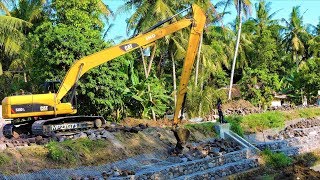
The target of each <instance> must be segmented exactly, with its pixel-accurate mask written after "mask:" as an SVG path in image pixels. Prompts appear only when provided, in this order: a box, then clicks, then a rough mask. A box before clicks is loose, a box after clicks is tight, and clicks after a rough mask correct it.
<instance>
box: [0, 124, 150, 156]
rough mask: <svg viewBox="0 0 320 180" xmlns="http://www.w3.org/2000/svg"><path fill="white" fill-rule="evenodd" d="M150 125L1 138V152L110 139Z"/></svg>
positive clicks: (111, 125)
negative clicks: (116, 134)
mask: <svg viewBox="0 0 320 180" xmlns="http://www.w3.org/2000/svg"><path fill="white" fill-rule="evenodd" d="M147 127H148V125H145V124H139V125H137V126H133V127H129V126H122V125H118V124H116V123H110V124H107V125H106V126H105V127H104V128H101V129H94V130H88V131H84V132H78V133H72V134H51V136H50V137H42V136H28V135H25V134H21V135H20V136H18V137H16V138H14V137H13V138H11V139H8V138H5V137H0V150H4V149H6V148H19V147H26V146H30V145H32V144H38V145H44V144H46V143H48V142H50V141H58V142H63V141H65V140H67V139H78V138H89V139H91V140H99V139H108V137H109V134H110V132H119V131H122V132H128V133H138V132H139V131H142V130H144V129H146V128H147Z"/></svg>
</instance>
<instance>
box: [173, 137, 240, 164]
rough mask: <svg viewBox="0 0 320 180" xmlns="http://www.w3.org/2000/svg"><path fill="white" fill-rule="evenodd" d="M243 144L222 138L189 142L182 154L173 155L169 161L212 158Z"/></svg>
mask: <svg viewBox="0 0 320 180" xmlns="http://www.w3.org/2000/svg"><path fill="white" fill-rule="evenodd" d="M240 149H241V146H239V145H238V144H236V143H235V142H232V141H226V140H224V139H221V138H217V139H213V140H211V141H209V142H205V143H200V144H187V145H186V148H185V149H184V151H183V152H182V153H181V154H178V155H176V156H171V157H169V158H168V161H175V162H179V161H180V162H186V161H193V160H196V159H201V158H212V157H216V156H221V155H223V154H226V153H230V152H234V151H238V150H240Z"/></svg>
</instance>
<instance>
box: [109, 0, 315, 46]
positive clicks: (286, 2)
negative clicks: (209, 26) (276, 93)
mask: <svg viewBox="0 0 320 180" xmlns="http://www.w3.org/2000/svg"><path fill="white" fill-rule="evenodd" d="M104 2H105V3H106V4H107V5H108V6H109V8H110V9H111V10H112V11H113V12H117V9H118V8H119V7H120V6H121V5H123V4H124V2H125V0H104ZM212 2H213V3H215V2H218V0H215V1H212ZM251 2H252V4H255V3H257V2H259V0H251ZM267 2H271V13H273V12H275V11H278V10H279V11H278V12H277V13H276V15H275V16H274V19H282V18H285V19H288V18H289V15H290V12H291V11H292V8H293V7H294V6H300V13H301V14H303V23H304V24H313V25H317V24H318V23H319V18H320V0H269V1H267ZM228 11H230V13H231V14H228V15H226V16H225V18H224V20H223V21H224V24H227V23H228V22H232V21H233V20H234V18H235V17H236V10H235V7H234V6H231V7H229V10H228ZM133 12H134V10H133V9H132V10H131V11H128V12H124V13H121V14H118V13H116V16H115V18H110V20H109V23H112V24H114V25H113V27H112V28H111V29H110V31H109V33H108V36H107V37H106V40H109V39H114V38H116V37H120V38H117V39H116V40H114V41H115V42H116V43H118V42H120V41H121V40H124V39H128V38H129V36H128V35H127V33H126V19H127V18H129V17H130V15H132V13H133ZM252 12H253V13H252V17H255V9H254V5H253V6H252Z"/></svg>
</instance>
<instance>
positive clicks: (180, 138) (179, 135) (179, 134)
mask: <svg viewBox="0 0 320 180" xmlns="http://www.w3.org/2000/svg"><path fill="white" fill-rule="evenodd" d="M173 134H174V137H175V138H176V140H177V144H176V147H175V149H174V153H175V154H180V153H181V152H182V150H183V148H184V146H185V145H186V142H187V140H188V139H189V136H190V131H189V130H188V129H186V128H180V127H176V128H175V129H174V130H173Z"/></svg>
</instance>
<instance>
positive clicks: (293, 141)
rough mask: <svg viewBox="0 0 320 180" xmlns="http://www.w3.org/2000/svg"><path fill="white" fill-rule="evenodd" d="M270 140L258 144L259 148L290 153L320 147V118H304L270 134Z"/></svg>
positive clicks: (298, 152) (303, 151) (295, 153)
mask: <svg viewBox="0 0 320 180" xmlns="http://www.w3.org/2000/svg"><path fill="white" fill-rule="evenodd" d="M268 139H269V140H273V141H270V142H265V143H264V142H262V143H258V144H256V146H257V147H258V148H259V149H267V148H268V149H270V150H272V151H277V152H284V153H286V154H288V155H297V154H300V153H305V152H311V151H313V150H316V149H319V148H320V118H319V117H318V118H309V119H302V120H301V121H299V122H296V123H294V124H291V125H288V126H287V127H285V129H284V130H282V131H280V132H279V133H278V134H276V135H273V136H268Z"/></svg>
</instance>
